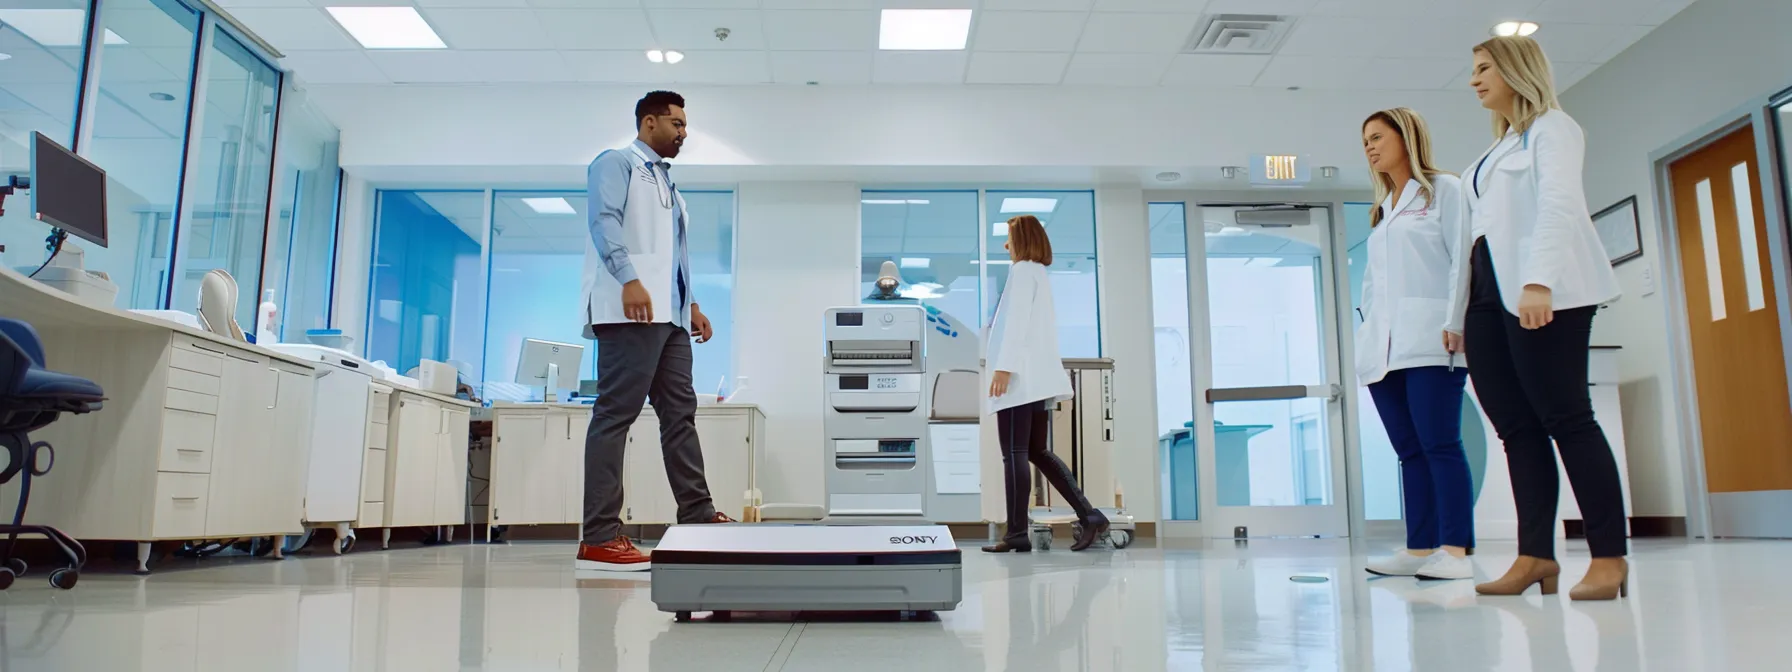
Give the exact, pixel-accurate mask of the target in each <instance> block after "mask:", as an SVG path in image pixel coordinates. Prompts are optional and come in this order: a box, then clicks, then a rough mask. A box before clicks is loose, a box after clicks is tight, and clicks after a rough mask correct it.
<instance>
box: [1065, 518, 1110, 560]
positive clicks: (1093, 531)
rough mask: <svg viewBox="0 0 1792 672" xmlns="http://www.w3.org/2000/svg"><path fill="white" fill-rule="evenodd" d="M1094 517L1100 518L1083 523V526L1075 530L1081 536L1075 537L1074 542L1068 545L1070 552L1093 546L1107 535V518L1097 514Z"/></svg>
mask: <svg viewBox="0 0 1792 672" xmlns="http://www.w3.org/2000/svg"><path fill="white" fill-rule="evenodd" d="M1095 515H1097V516H1101V517H1100V518H1099V519H1096V520H1086V521H1083V524H1082V525H1081V526H1079V527H1078V528H1077V531H1078V532H1080V533H1081V534H1078V535H1076V542H1075V543H1073V544H1071V545H1070V550H1073V551H1081V550H1084V549H1087V548H1089V547H1090V546H1094V545H1095V541H1096V540H1098V539H1100V538H1101V536H1102V535H1104V534H1107V533H1108V518H1107V516H1103V515H1101V514H1100V513H1099V512H1098V513H1096V514H1095Z"/></svg>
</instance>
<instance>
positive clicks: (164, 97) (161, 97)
mask: <svg viewBox="0 0 1792 672" xmlns="http://www.w3.org/2000/svg"><path fill="white" fill-rule="evenodd" d="M149 99H150V100H155V101H160V102H164V103H166V102H168V101H171V100H174V94H172V93H162V92H161V91H156V92H153V93H151V94H149Z"/></svg>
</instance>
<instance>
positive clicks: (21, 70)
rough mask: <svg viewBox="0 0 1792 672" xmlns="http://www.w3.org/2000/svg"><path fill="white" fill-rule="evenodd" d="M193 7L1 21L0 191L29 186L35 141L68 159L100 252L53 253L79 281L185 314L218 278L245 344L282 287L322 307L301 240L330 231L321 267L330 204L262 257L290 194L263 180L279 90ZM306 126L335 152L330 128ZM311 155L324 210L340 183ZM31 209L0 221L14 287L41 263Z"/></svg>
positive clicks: (69, 12)
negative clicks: (44, 141) (103, 215)
mask: <svg viewBox="0 0 1792 672" xmlns="http://www.w3.org/2000/svg"><path fill="white" fill-rule="evenodd" d="M96 6H97V7H98V11H97V13H96V12H95V10H94V8H95V7H96ZM205 8H206V5H202V4H198V3H187V2H183V1H182V0H105V2H103V3H98V4H97V5H96V4H95V3H93V2H90V1H86V0H33V1H32V2H29V3H6V5H5V6H4V7H0V53H4V54H6V55H7V56H9V57H10V58H7V59H4V60H5V64H4V66H0V177H4V176H10V175H26V174H28V172H29V170H30V166H29V157H30V152H29V151H28V150H27V149H26V148H27V147H29V145H28V143H29V142H30V138H31V134H32V132H34V131H35V132H42V133H44V134H45V135H46V136H48V137H49V138H50V139H52V140H54V141H56V142H58V143H60V144H62V145H63V146H65V147H69V148H72V149H74V150H75V151H76V152H77V153H79V154H81V155H82V156H83V157H85V158H86V159H88V160H89V161H92V162H93V163H94V164H96V165H98V166H99V167H100V168H102V169H104V170H105V171H106V175H107V194H106V196H107V228H108V232H107V233H108V236H107V238H108V241H107V245H106V246H104V247H102V246H100V245H97V244H93V243H91V242H88V241H84V240H78V239H73V238H71V239H69V241H68V242H67V243H65V245H64V247H63V249H64V250H65V251H69V252H71V253H72V252H73V251H74V250H75V249H77V248H78V249H80V250H81V252H82V253H83V255H82V259H83V263H84V266H85V267H86V268H88V269H90V270H95V271H101V272H104V273H106V275H107V276H108V277H109V278H110V279H111V280H112V282H113V283H114V284H116V285H117V286H118V298H117V300H116V301H115V305H116V306H117V307H120V308H136V309H168V308H172V309H176V310H188V311H190V310H193V309H194V308H195V307H196V306H197V303H198V278H199V277H201V276H203V275H204V274H205V273H206V272H208V271H210V270H213V269H222V270H224V271H227V272H229V273H230V274H231V275H232V276H233V277H235V279H236V281H237V284H238V303H237V310H236V319H237V320H238V322H240V323H241V324H242V326H243V328H244V330H245V331H248V332H251V333H253V331H254V319H253V318H254V314H255V307H256V305H257V304H258V303H259V302H260V298H261V297H262V296H263V292H262V291H261V288H262V287H264V286H265V287H270V288H281V287H286V286H291V287H292V289H291V290H290V294H289V296H288V298H289V299H292V300H294V301H295V302H296V303H298V304H300V305H307V302H308V303H309V304H317V303H320V302H321V303H323V304H324V305H325V306H327V303H328V296H327V294H328V288H327V285H328V280H327V279H324V280H322V281H321V282H320V281H319V280H318V279H317V278H316V277H315V276H317V275H319V274H320V273H323V274H328V273H332V272H333V271H332V269H331V267H332V266H333V262H327V263H319V262H318V261H317V260H316V258H315V255H316V249H317V248H318V247H319V246H318V245H316V244H315V243H314V242H312V241H310V239H308V238H306V236H308V235H310V234H311V232H312V231H313V230H314V229H319V228H321V229H326V230H328V231H329V232H330V236H329V239H330V241H331V245H330V248H331V249H330V251H329V252H328V254H330V255H331V256H332V257H333V255H334V250H333V240H334V228H335V227H334V225H335V212H334V206H333V204H332V205H331V206H330V207H328V208H325V209H322V211H319V210H315V209H314V210H312V211H309V215H308V216H307V217H305V218H303V219H301V220H298V221H297V222H296V223H294V222H289V221H286V220H281V230H280V232H279V234H280V235H283V236H285V237H286V238H288V239H289V240H290V239H292V238H294V234H295V233H296V234H299V235H298V238H300V239H304V240H306V244H305V245H291V244H281V245H270V244H269V239H270V238H271V237H273V236H274V235H275V234H274V232H270V230H269V228H270V220H274V219H278V218H279V217H280V216H281V215H280V213H282V212H283V211H284V207H280V208H276V207H271V206H273V205H274V203H273V202H272V199H271V198H270V196H271V195H273V194H275V193H281V194H286V193H291V191H292V189H295V188H296V187H293V186H291V185H290V184H289V182H290V181H291V180H290V179H289V178H292V177H294V175H293V173H294V171H290V170H289V171H285V172H284V173H280V172H277V171H275V170H274V164H275V161H276V154H277V153H278V152H276V150H275V147H276V144H277V138H278V137H279V126H280V125H281V120H282V118H283V115H282V114H281V111H282V109H283V107H284V105H285V101H284V100H283V98H284V96H283V95H282V92H283V91H287V90H289V89H290V88H291V87H289V86H288V85H287V82H286V81H285V79H286V76H285V74H284V73H282V72H281V71H280V70H278V69H277V68H276V67H274V66H273V65H272V63H274V59H273V58H272V57H271V55H270V53H269V52H268V51H267V50H265V49H264V48H263V47H262V46H260V44H261V43H260V42H259V41H257V40H255V39H254V38H253V37H252V36H251V35H249V34H248V33H246V32H243V31H240V30H239V29H238V28H236V27H235V24H234V23H232V22H231V20H229V19H227V18H223V17H220V16H218V15H214V14H211V13H209V12H208V11H207V10H206V9H205ZM316 121H320V122H321V123H320V124H314V126H318V127H321V128H323V129H327V130H325V131H322V135H325V136H328V137H329V138H330V140H329V142H330V143H334V137H335V129H334V128H333V127H330V126H329V124H328V122H327V121H325V120H322V119H321V117H318V118H317V120H316ZM316 136H317V134H316V133H314V134H313V137H316ZM324 154H325V155H324V156H319V157H317V159H316V162H315V166H314V168H313V171H314V172H318V173H321V174H323V175H325V177H322V178H320V179H321V181H326V182H328V183H329V186H328V187H324V186H322V185H315V186H314V188H315V189H317V190H327V191H329V192H330V193H331V195H332V198H333V194H334V190H335V187H334V183H335V180H336V174H337V173H338V172H339V171H338V169H337V167H336V165H335V164H336V158H335V153H334V150H331V151H329V152H327V153H324ZM325 164H327V165H325ZM29 202H30V201H29V193H28V192H27V193H22V194H18V195H15V196H14V197H13V198H12V199H9V201H8V202H7V203H6V205H7V207H6V213H7V214H6V215H5V216H4V218H0V248H3V249H0V263H3V264H5V265H7V266H9V267H14V268H21V267H23V268H24V271H25V272H30V271H32V270H35V269H36V267H37V266H38V265H40V264H43V263H44V262H45V261H46V259H47V253H48V250H47V247H46V245H45V241H44V239H45V238H46V236H47V235H48V234H49V229H48V227H45V226H43V225H42V224H40V223H38V222H36V221H35V220H34V219H33V218H32V216H31V213H29V212H28V210H29V209H30V208H29ZM270 210H273V211H274V213H275V217H270ZM326 213H327V214H326ZM300 250H303V251H304V252H305V253H306V254H311V255H312V256H311V257H309V258H307V259H305V260H304V262H303V263H302V264H300V265H301V266H302V267H304V268H306V269H310V270H308V271H307V272H308V273H309V274H310V275H309V276H307V277H306V278H305V279H304V280H303V281H301V282H299V283H296V284H294V283H290V282H288V280H289V278H288V277H287V276H288V274H287V269H288V268H289V266H290V264H289V261H290V260H289V259H288V256H289V255H290V254H293V253H295V252H297V251H300ZM268 270H275V271H277V272H276V273H272V274H270V273H268V272H266V271H268ZM320 287H322V289H319V288H320ZM276 294H278V292H276ZM327 310H328V309H327V307H326V308H324V309H323V312H326V313H327ZM317 312H319V311H317V310H316V309H315V308H309V307H308V308H306V309H305V314H306V315H307V316H311V315H315V314H316V313H317ZM305 326H306V327H312V326H317V325H315V319H314V318H312V319H308V320H307V324H306V325H305ZM289 337H291V336H289Z"/></svg>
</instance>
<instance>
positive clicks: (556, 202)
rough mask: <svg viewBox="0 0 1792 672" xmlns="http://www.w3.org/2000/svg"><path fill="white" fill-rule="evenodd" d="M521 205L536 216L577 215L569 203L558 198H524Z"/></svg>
mask: <svg viewBox="0 0 1792 672" xmlns="http://www.w3.org/2000/svg"><path fill="white" fill-rule="evenodd" d="M523 205H527V206H529V209H531V210H534V211H535V212H536V214H541V215H576V214H578V211H577V210H573V209H572V204H571V203H568V202H566V199H564V198H561V197H559V196H553V197H549V198H525V199H523Z"/></svg>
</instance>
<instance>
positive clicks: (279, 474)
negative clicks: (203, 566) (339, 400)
mask: <svg viewBox="0 0 1792 672" xmlns="http://www.w3.org/2000/svg"><path fill="white" fill-rule="evenodd" d="M223 373H224V375H223V389H225V390H229V392H228V393H227V394H224V395H221V396H220V397H219V409H218V431H217V435H216V437H217V438H216V442H215V443H214V446H215V449H214V457H213V458H212V464H211V479H210V481H211V482H210V493H209V497H208V499H209V505H208V506H207V508H206V518H205V536H206V537H211V538H220V537H232V536H258V535H265V534H270V533H278V534H297V533H299V532H302V531H303V524H302V521H303V519H304V517H305V508H304V497H305V496H304V486H305V482H304V474H305V461H306V451H307V450H309V449H310V446H311V406H312V386H313V385H314V384H315V381H313V380H312V378H311V372H310V371H303V370H298V369H295V368H293V367H291V366H290V365H287V364H283V363H279V364H277V363H274V362H272V361H270V360H269V359H268V358H266V357H259V356H256V357H253V358H246V357H244V356H241V355H238V354H234V353H233V354H231V355H229V356H227V357H226V358H225V360H224V371H223ZM295 476H296V478H295Z"/></svg>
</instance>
